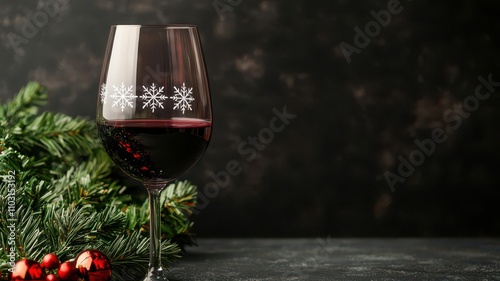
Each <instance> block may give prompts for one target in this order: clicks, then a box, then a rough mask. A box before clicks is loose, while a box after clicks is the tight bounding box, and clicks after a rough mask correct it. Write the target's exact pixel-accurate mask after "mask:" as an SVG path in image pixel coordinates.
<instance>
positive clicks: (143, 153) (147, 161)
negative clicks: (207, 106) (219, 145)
mask: <svg viewBox="0 0 500 281" xmlns="http://www.w3.org/2000/svg"><path fill="white" fill-rule="evenodd" d="M97 126H98V130H99V136H100V138H101V140H102V142H103V144H104V147H105V149H106V151H107V153H108V155H109V156H110V157H111V159H112V160H113V162H114V163H115V164H116V165H117V166H118V167H120V168H121V169H122V170H123V171H124V172H125V173H126V174H128V175H129V176H131V177H133V178H135V179H138V180H140V181H165V180H172V179H175V178H178V177H180V176H181V175H183V174H184V173H186V172H187V171H189V170H190V169H191V168H192V167H193V166H194V165H195V164H196V162H198V160H199V159H200V158H201V156H202V155H203V153H204V152H205V149H206V148H207V145H208V142H209V140H210V134H211V131H212V123H211V122H209V121H206V120H201V119H190V118H185V119H184V118H183V119H180V118H179V119H172V120H146V119H142V120H141V119H136V120H113V121H104V122H101V123H98V124H97Z"/></svg>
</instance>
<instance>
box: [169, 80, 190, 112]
mask: <svg viewBox="0 0 500 281" xmlns="http://www.w3.org/2000/svg"><path fill="white" fill-rule="evenodd" d="M174 93H175V95H174V96H172V97H170V98H171V99H173V100H174V101H175V104H174V109H180V110H181V111H182V114H184V112H185V111H186V109H188V110H193V109H192V108H191V102H192V101H194V98H193V88H192V87H191V88H187V87H186V84H185V83H182V87H180V88H177V87H175V86H174Z"/></svg>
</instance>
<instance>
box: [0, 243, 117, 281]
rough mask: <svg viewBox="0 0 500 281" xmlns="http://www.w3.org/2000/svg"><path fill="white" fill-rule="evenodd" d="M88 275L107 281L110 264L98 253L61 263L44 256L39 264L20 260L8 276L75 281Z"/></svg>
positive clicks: (83, 253) (56, 258) (53, 258)
mask: <svg viewBox="0 0 500 281" xmlns="http://www.w3.org/2000/svg"><path fill="white" fill-rule="evenodd" d="M90 275H92V276H93V278H91V279H93V280H100V281H108V280H109V279H110V277H111V265H110V262H109V260H108V258H107V257H106V256H105V255H104V254H103V253H101V252H100V251H97V250H87V251H84V252H81V253H80V254H78V256H77V257H76V258H75V259H74V260H72V261H66V262H63V263H61V262H60V261H59V258H58V257H57V256H56V255H55V254H47V255H45V257H43V259H42V262H41V263H38V262H37V261H34V260H31V259H21V260H19V261H18V262H16V264H15V266H14V268H13V270H12V272H11V273H10V274H9V280H12V281H19V280H39V281H77V280H79V279H83V280H89V276H90ZM96 277H97V278H96Z"/></svg>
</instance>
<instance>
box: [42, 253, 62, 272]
mask: <svg viewBox="0 0 500 281" xmlns="http://www.w3.org/2000/svg"><path fill="white" fill-rule="evenodd" d="M40 265H41V266H42V267H43V268H46V269H49V270H52V269H57V268H58V267H59V265H60V262H59V259H58V258H57V256H56V255H55V254H48V255H45V257H43V260H42V263H41V264H40Z"/></svg>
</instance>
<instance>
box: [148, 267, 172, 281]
mask: <svg viewBox="0 0 500 281" xmlns="http://www.w3.org/2000/svg"><path fill="white" fill-rule="evenodd" d="M142 281H169V280H168V278H167V276H165V274H164V272H163V270H162V269H159V270H156V269H149V270H148V273H147V274H146V277H144V279H142Z"/></svg>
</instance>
